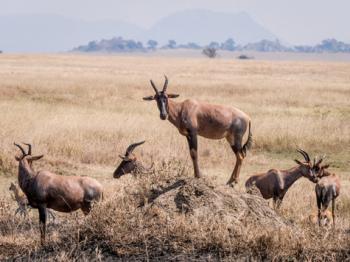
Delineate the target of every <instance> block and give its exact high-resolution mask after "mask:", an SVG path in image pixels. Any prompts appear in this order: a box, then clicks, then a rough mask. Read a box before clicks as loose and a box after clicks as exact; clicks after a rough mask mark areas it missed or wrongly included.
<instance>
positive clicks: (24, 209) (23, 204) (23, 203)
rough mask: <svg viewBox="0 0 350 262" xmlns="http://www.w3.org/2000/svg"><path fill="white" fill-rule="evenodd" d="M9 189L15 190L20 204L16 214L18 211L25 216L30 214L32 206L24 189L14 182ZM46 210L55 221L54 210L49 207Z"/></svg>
mask: <svg viewBox="0 0 350 262" xmlns="http://www.w3.org/2000/svg"><path fill="white" fill-rule="evenodd" d="M9 190H10V191H13V194H14V197H13V199H14V200H15V201H16V202H17V205H18V208H17V210H16V212H15V215H17V213H18V212H19V213H20V215H23V216H24V217H26V216H27V214H28V209H29V208H30V205H29V202H28V198H27V197H26V195H25V194H24V193H23V192H22V190H21V189H20V188H18V186H16V185H15V184H14V183H12V182H11V185H10V188H9ZM46 211H47V213H48V215H49V216H50V217H51V218H52V220H53V221H55V219H56V217H55V215H54V214H53V212H52V211H51V210H50V209H48V208H47V209H46Z"/></svg>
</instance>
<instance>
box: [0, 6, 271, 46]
mask: <svg viewBox="0 0 350 262" xmlns="http://www.w3.org/2000/svg"><path fill="white" fill-rule="evenodd" d="M117 36H121V37H123V38H127V39H135V40H137V41H143V42H146V41H147V40H149V39H155V40H157V41H158V42H160V43H165V42H167V41H168V40H169V39H174V40H176V41H177V42H178V43H187V42H197V43H199V44H207V43H208V42H210V41H213V40H214V41H224V40H226V39H227V38H230V37H232V38H234V39H235V41H236V42H239V43H247V42H254V41H259V40H262V39H275V38H276V37H275V36H274V35H273V34H272V33H271V32H269V31H268V30H267V29H265V28H264V27H262V26H261V25H259V24H257V23H256V22H254V20H253V19H252V18H250V17H249V15H248V14H246V13H239V14H226V13H219V12H212V11H206V10H188V11H182V12H177V13H174V14H172V15H169V16H166V17H164V18H162V19H160V20H159V21H158V22H156V23H155V24H154V26H152V27H151V28H150V29H144V28H140V27H138V26H135V25H132V24H129V23H126V22H123V21H92V22H91V21H90V22H87V21H82V20H77V19H71V18H66V17H63V16H59V15H52V14H40V15H11V16H1V17H0V39H1V41H0V49H1V50H3V51H5V52H52V51H67V50H70V49H71V48H72V47H74V46H78V45H81V44H84V43H87V42H89V41H92V40H100V39H110V38H113V37H117Z"/></svg>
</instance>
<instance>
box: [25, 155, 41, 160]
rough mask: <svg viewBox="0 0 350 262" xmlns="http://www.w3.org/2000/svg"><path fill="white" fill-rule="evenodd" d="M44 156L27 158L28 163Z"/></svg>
mask: <svg viewBox="0 0 350 262" xmlns="http://www.w3.org/2000/svg"><path fill="white" fill-rule="evenodd" d="M43 156H44V155H40V156H31V157H27V159H28V161H35V160H39V159H41V158H43Z"/></svg>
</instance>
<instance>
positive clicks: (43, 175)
mask: <svg viewBox="0 0 350 262" xmlns="http://www.w3.org/2000/svg"><path fill="white" fill-rule="evenodd" d="M26 145H28V152H27V153H26V152H25V150H24V149H23V148H22V147H21V146H20V145H18V144H16V143H15V146H17V147H18V148H19V149H20V150H21V152H22V155H21V156H16V157H15V158H16V160H17V161H18V162H19V164H18V183H19V186H20V188H21V189H22V190H23V192H24V194H25V195H26V196H27V198H28V202H29V205H30V206H31V207H33V208H37V209H38V211H39V221H40V233H41V244H42V245H43V244H44V243H45V232H46V209H47V208H51V209H53V210H56V211H59V212H67V213H69V212H72V211H75V210H78V209H81V210H82V211H83V213H84V214H85V215H87V214H88V213H89V212H90V210H91V206H92V203H93V202H94V201H97V200H99V199H101V197H102V194H103V191H102V186H101V184H100V183H99V182H97V181H96V180H95V179H92V178H89V177H80V176H60V175H56V174H54V173H51V172H49V171H39V172H35V171H34V170H33V169H32V162H33V161H35V160H38V159H41V158H42V157H43V155H40V156H32V152H31V151H32V147H31V145H30V144H26Z"/></svg>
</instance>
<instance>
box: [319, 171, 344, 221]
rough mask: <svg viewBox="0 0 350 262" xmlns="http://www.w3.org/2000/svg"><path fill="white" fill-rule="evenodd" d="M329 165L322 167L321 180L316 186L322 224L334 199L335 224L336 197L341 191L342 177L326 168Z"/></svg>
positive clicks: (333, 216)
mask: <svg viewBox="0 0 350 262" xmlns="http://www.w3.org/2000/svg"><path fill="white" fill-rule="evenodd" d="M328 167H329V165H324V166H321V167H320V170H319V177H320V179H319V181H318V182H317V184H316V186H315V192H316V200H317V208H318V224H319V226H321V220H322V218H323V217H324V216H325V214H326V213H327V208H328V206H329V204H330V202H331V201H332V220H333V226H335V199H336V198H337V197H338V196H339V193H340V179H339V177H338V176H337V175H336V174H331V173H330V172H328V171H327V170H326V169H327V168H328Z"/></svg>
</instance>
